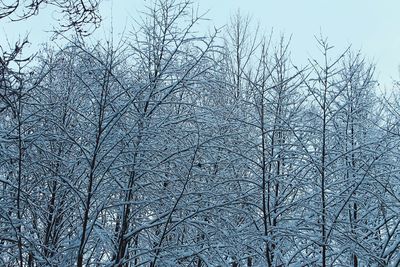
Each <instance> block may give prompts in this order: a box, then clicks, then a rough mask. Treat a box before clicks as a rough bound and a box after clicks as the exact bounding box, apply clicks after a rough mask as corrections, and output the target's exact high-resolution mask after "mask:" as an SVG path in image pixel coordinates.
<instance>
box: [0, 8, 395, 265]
mask: <svg viewBox="0 0 400 267" xmlns="http://www.w3.org/2000/svg"><path fill="white" fill-rule="evenodd" d="M61 2H62V3H64V2H63V1H60V3H61ZM84 3H85V2H82V4H81V5H83V6H84ZM89 3H90V1H89ZM64 4H65V3H64ZM96 5H97V2H96ZM72 10H74V9H72ZM76 10H77V9H76ZM84 10H86V11H85V12H89V11H92V10H87V9H84ZM196 11H197V10H196V8H195V6H193V3H191V1H186V0H183V1H173V0H155V1H153V2H152V3H151V4H149V5H148V7H147V8H146V9H145V11H144V12H143V14H142V18H141V19H140V20H138V22H136V23H135V24H134V25H133V26H132V30H131V31H130V32H129V33H128V34H126V36H124V37H123V38H121V39H120V40H118V41H114V40H111V41H99V42H95V43H94V44H93V42H89V41H87V39H85V38H71V39H68V42H67V44H65V45H64V46H62V47H57V48H52V47H50V46H44V47H43V48H42V49H41V51H40V53H39V54H38V55H37V56H36V58H34V59H21V58H20V54H21V51H22V49H23V47H24V45H25V41H22V42H20V43H18V44H16V46H15V48H13V49H11V51H6V50H3V49H2V54H1V55H0V63H1V68H0V145H1V149H0V162H1V164H0V170H1V171H0V185H1V191H0V265H2V266H21V267H23V266H150V267H155V266H197V267H202V266H231V267H239V266H247V267H252V266H324V267H325V266H354V267H357V266H398V265H399V264H400V169H399V165H398V162H399V160H400V154H399V152H400V150H399V148H400V146H399V142H400V138H399V135H400V127H399V125H400V124H399V123H400V112H399V95H398V93H397V88H398V85H397V84H396V83H394V85H393V90H392V91H393V92H392V94H391V95H389V96H387V95H384V94H380V93H378V89H379V87H378V83H377V81H376V79H375V76H374V70H375V67H374V65H373V64H371V63H370V62H368V61H367V60H366V59H365V58H364V57H363V55H362V54H361V53H360V52H359V51H354V50H352V49H350V48H349V49H346V50H344V51H337V50H336V49H335V48H334V47H333V46H331V44H330V43H329V42H328V39H326V38H324V37H318V38H316V41H315V44H316V46H318V48H319V51H320V54H317V55H315V58H310V59H309V61H308V64H307V65H306V66H305V67H302V68H299V67H297V66H296V64H294V63H293V61H292V58H291V54H290V38H285V37H284V36H282V37H281V38H280V39H278V40H277V41H275V39H273V38H271V37H268V36H267V37H266V35H264V34H262V33H261V31H258V30H257V28H256V27H254V25H253V24H252V23H251V20H250V19H249V18H248V17H246V16H242V15H240V14H239V13H237V14H236V15H234V16H233V17H232V19H231V21H230V23H229V24H228V25H227V27H224V28H222V29H216V30H215V31H214V32H211V33H207V34H203V33H201V32H200V31H199V30H198V26H199V24H201V22H202V19H203V17H202V16H201V15H199V14H198V13H197V12H196ZM76 12H78V11H76ZM74 14H75V13H74ZM78 14H79V13H78ZM85 14H86V13H85ZM75 16H76V14H75ZM89 17H90V18H98V17H97V16H96V15H90V16H89ZM0 18H2V17H1V16H0ZM78 18H80V19H81V20H80V23H82V24H77V25H79V27H83V26H84V25H85V23H86V21H85V19H84V17H79V16H78ZM96 21H97V20H96ZM89 22H90V23H91V22H92V21H91V20H89ZM67 26H68V27H75V26H76V24H73V22H72V23H71V24H70V25H69V24H68V25H67Z"/></svg>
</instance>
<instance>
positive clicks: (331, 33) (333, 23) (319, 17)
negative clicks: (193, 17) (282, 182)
mask: <svg viewBox="0 0 400 267" xmlns="http://www.w3.org/2000/svg"><path fill="white" fill-rule="evenodd" d="M149 1H150V0H104V2H103V3H102V6H101V13H102V16H103V19H104V20H103V26H102V28H100V29H98V30H97V32H96V33H95V35H94V36H95V37H105V36H109V32H110V28H111V26H110V25H112V26H113V30H114V32H115V33H116V34H118V33H119V32H122V31H123V29H129V24H130V21H131V20H132V18H136V17H137V16H138V10H143V6H144V4H146V3H149ZM194 2H195V3H196V4H197V5H198V7H199V10H200V11H204V12H207V11H208V13H207V15H206V17H207V18H208V19H210V21H209V22H208V23H207V24H208V25H205V26H204V27H205V30H206V28H207V27H209V26H211V25H215V26H217V27H222V26H224V25H225V24H226V23H228V22H229V19H230V16H231V15H232V14H234V13H235V12H236V11H237V10H239V9H240V12H241V13H242V14H245V15H250V16H252V19H253V21H254V23H259V25H260V27H261V28H262V29H263V30H265V31H266V32H271V30H273V32H274V34H275V36H279V35H281V34H284V35H286V36H292V38H291V51H292V56H293V58H294V61H295V62H296V64H298V65H304V64H306V62H307V58H309V57H317V56H318V50H317V49H316V42H315V38H314V36H320V35H321V34H322V35H323V36H325V37H327V38H328V41H329V43H330V44H331V45H333V46H335V50H336V52H337V54H339V53H340V52H342V51H344V49H346V48H347V47H348V46H349V45H351V47H352V49H353V50H356V51H358V50H361V52H362V53H363V54H364V55H365V56H366V58H367V59H368V60H370V61H371V62H373V63H375V64H376V66H377V68H376V77H377V78H378V80H379V81H380V83H381V84H383V85H384V86H387V87H390V85H391V82H392V79H395V80H399V79H400V75H399V65H400V16H399V10H400V1H399V0H385V1H377V0H194ZM56 16H57V14H55V13H52V12H48V9H43V10H41V12H40V14H39V16H37V17H35V18H31V19H30V20H29V21H28V22H21V23H7V22H4V20H3V21H2V22H1V23H0V36H7V37H8V39H9V41H10V43H13V41H15V40H16V39H17V38H18V35H20V36H23V35H24V34H25V33H29V40H30V41H31V43H32V45H31V47H30V48H29V51H35V50H37V47H38V44H40V43H42V42H46V41H47V40H49V38H50V36H51V34H50V33H48V32H47V33H46V31H49V30H51V25H52V24H51V21H53V24H54V23H55V22H54V17H56ZM4 42H5V38H0V44H1V45H3V46H4Z"/></svg>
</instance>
